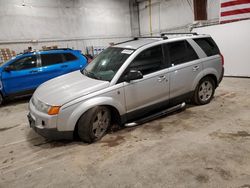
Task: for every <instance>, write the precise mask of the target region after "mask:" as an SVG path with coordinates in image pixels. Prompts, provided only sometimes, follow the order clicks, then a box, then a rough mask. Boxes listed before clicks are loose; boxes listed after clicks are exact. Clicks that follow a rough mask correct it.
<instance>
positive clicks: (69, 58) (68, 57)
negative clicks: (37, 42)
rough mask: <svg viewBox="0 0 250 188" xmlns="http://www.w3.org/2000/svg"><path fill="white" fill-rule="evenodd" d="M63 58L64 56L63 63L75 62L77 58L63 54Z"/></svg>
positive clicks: (69, 54)
mask: <svg viewBox="0 0 250 188" xmlns="http://www.w3.org/2000/svg"><path fill="white" fill-rule="evenodd" d="M63 56H64V61H74V60H77V57H76V56H74V55H73V54H71V53H63Z"/></svg>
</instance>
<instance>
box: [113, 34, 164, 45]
mask: <svg viewBox="0 0 250 188" xmlns="http://www.w3.org/2000/svg"><path fill="white" fill-rule="evenodd" d="M153 38H161V39H164V40H165V39H168V37H166V36H148V37H134V38H133V39H131V40H126V41H123V42H119V43H115V44H114V45H119V44H123V43H126V42H132V41H135V40H139V39H153Z"/></svg>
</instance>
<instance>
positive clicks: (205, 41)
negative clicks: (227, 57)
mask: <svg viewBox="0 0 250 188" xmlns="http://www.w3.org/2000/svg"><path fill="white" fill-rule="evenodd" d="M194 41H195V42H196V43H197V44H198V45H199V46H200V47H201V49H202V50H203V51H204V52H205V53H206V54H207V56H213V55H216V54H219V53H220V51H219V48H218V47H217V45H216V44H215V42H214V40H213V39H212V38H210V37H209V38H199V39H194Z"/></svg>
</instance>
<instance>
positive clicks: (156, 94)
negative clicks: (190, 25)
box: [124, 45, 169, 119]
mask: <svg viewBox="0 0 250 188" xmlns="http://www.w3.org/2000/svg"><path fill="white" fill-rule="evenodd" d="M128 70H139V71H141V72H142V74H143V78H142V79H139V80H134V81H131V82H129V83H127V82H124V93H125V101H126V108H127V113H128V119H133V116H134V115H135V114H136V115H137V112H138V111H137V110H142V111H141V113H147V111H150V110H153V109H154V108H157V107H159V106H163V103H162V102H163V101H164V102H166V103H167V102H168V99H169V73H168V69H166V63H165V62H164V57H163V50H162V45H158V46H155V47H151V48H149V49H146V50H144V51H143V52H141V53H140V54H139V55H138V56H137V57H136V58H135V59H134V60H133V61H132V62H131V64H130V65H129V68H128ZM166 103H165V104H166ZM135 112H136V113H135ZM141 115H143V114H141Z"/></svg>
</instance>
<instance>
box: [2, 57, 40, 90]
mask: <svg viewBox="0 0 250 188" xmlns="http://www.w3.org/2000/svg"><path fill="white" fill-rule="evenodd" d="M6 66H8V69H5V70H4V71H3V73H2V82H3V88H4V91H5V93H6V94H7V95H9V94H16V93H19V92H26V91H30V90H34V89H35V88H36V87H37V86H38V81H37V78H38V75H39V72H40V67H39V66H38V63H37V56H36V55H35V54H33V55H26V56H22V57H20V58H18V59H16V60H15V61H13V62H11V63H10V64H7V65H6Z"/></svg>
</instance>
